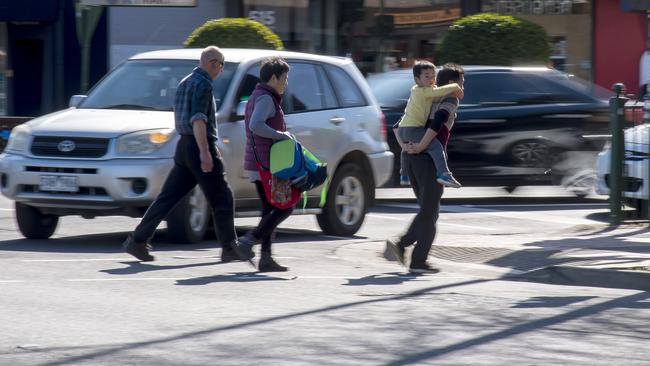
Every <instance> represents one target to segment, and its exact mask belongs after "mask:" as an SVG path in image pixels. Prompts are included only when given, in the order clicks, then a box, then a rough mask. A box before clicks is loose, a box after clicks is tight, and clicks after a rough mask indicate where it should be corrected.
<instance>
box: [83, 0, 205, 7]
mask: <svg viewBox="0 0 650 366" xmlns="http://www.w3.org/2000/svg"><path fill="white" fill-rule="evenodd" d="M81 5H92V6H100V5H103V6H196V0H81Z"/></svg>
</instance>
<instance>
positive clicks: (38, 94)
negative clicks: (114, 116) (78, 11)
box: [0, 0, 107, 117]
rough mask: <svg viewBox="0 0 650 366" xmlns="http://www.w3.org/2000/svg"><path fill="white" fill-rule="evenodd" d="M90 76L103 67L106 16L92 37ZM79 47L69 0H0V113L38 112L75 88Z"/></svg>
mask: <svg viewBox="0 0 650 366" xmlns="http://www.w3.org/2000/svg"><path fill="white" fill-rule="evenodd" d="M92 45H93V47H92V52H91V55H90V57H91V63H90V64H91V67H90V81H91V82H94V81H96V80H99V78H101V77H102V76H103V75H104V73H105V72H106V65H107V39H106V17H102V18H101V19H100V20H99V23H98V26H97V28H96V31H95V34H94V37H93V39H92ZM79 70H80V47H79V41H78V40H77V34H76V27H75V7H74V2H73V1H71V0H67V1H66V0H21V1H14V0H0V116H12V115H13V116H30V117H33V116H38V115H41V114H45V113H48V112H51V111H53V110H57V109H60V108H64V107H65V106H67V103H68V98H69V97H70V95H73V94H78V92H79V82H80V73H79Z"/></svg>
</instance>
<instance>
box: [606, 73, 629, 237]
mask: <svg viewBox="0 0 650 366" xmlns="http://www.w3.org/2000/svg"><path fill="white" fill-rule="evenodd" d="M624 88H625V85H623V84H622V83H616V84H614V86H613V88H612V89H613V90H614V92H615V93H616V96H615V97H612V98H610V100H609V110H610V123H609V130H610V134H611V135H612V139H611V150H610V151H611V154H610V159H611V160H610V169H609V222H610V223H611V224H612V225H618V224H619V223H620V222H621V213H622V212H621V194H622V191H623V158H624V143H625V142H624V139H623V126H624V125H625V114H624V112H625V111H624V107H625V102H626V101H627V98H625V97H623V96H621V92H622V91H623V89H624Z"/></svg>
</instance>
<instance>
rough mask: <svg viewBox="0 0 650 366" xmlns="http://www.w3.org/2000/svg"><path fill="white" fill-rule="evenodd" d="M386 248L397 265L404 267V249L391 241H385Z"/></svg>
mask: <svg viewBox="0 0 650 366" xmlns="http://www.w3.org/2000/svg"><path fill="white" fill-rule="evenodd" d="M386 248H388V250H389V251H390V252H391V253H392V254H393V256H394V257H395V259H396V260H397V263H399V264H401V265H402V266H404V265H406V264H405V263H406V262H405V261H404V248H402V247H400V246H399V245H397V243H396V242H395V241H394V240H392V239H388V240H386Z"/></svg>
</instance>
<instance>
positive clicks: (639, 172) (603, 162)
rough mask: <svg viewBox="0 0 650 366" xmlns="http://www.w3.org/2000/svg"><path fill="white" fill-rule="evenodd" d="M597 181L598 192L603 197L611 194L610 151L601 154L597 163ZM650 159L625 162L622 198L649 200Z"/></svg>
mask: <svg viewBox="0 0 650 366" xmlns="http://www.w3.org/2000/svg"><path fill="white" fill-rule="evenodd" d="M596 164H597V165H596V168H597V172H598V173H597V179H596V192H597V193H598V194H602V195H609V194H610V184H609V172H610V155H609V151H607V152H604V153H601V154H600V155H599V156H598V160H597V163H596ZM647 182H648V159H640V160H629V159H628V160H625V161H624V162H623V177H622V182H621V190H622V196H623V197H627V198H636V199H643V200H647V199H648V184H647Z"/></svg>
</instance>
